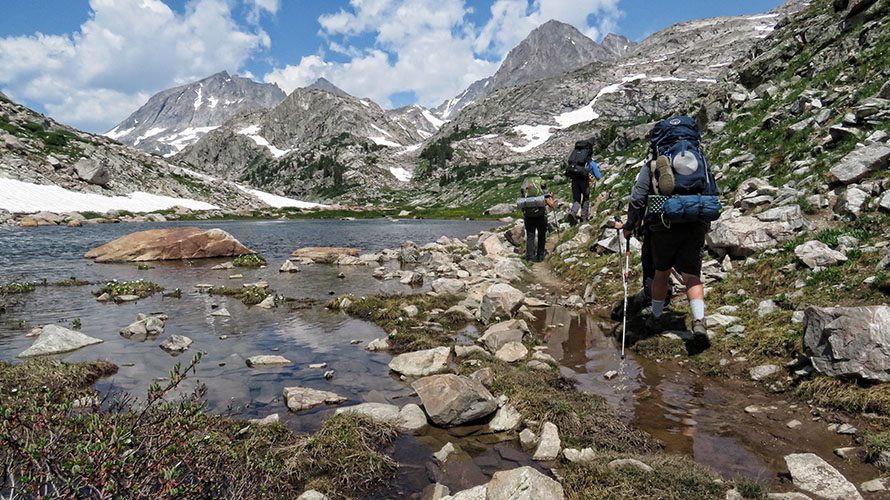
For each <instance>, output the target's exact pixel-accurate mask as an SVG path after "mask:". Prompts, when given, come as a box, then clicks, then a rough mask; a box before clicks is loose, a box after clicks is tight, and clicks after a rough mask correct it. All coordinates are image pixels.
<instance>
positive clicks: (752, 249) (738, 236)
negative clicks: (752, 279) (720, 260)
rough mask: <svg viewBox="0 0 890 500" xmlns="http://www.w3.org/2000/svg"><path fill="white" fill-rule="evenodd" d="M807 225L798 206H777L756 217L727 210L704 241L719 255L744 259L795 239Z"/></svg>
mask: <svg viewBox="0 0 890 500" xmlns="http://www.w3.org/2000/svg"><path fill="white" fill-rule="evenodd" d="M808 227H809V223H808V222H807V220H806V218H804V216H803V211H802V210H801V209H800V206H798V205H790V206H785V207H777V208H773V209H770V210H767V211H765V212H761V213H759V214H757V215H754V216H738V214H737V213H734V211H732V210H727V211H725V212H724V216H722V217H721V218H720V219H719V220H718V221H716V222H714V223H713V224H712V229H711V231H710V232H709V233H708V235H707V238H706V240H705V241H706V243H707V245H708V247H709V248H710V249H712V250H714V251H715V252H717V253H718V254H726V255H731V256H732V257H736V258H744V257H748V256H750V255H752V254H754V253H757V252H759V251H761V250H766V249H768V248H773V247H776V246H778V245H779V244H780V243H783V242H785V241H788V240H791V239H794V238H795V236H797V233H798V232H799V231H801V230H804V229H806V228H808Z"/></svg>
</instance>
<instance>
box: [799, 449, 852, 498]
mask: <svg viewBox="0 0 890 500" xmlns="http://www.w3.org/2000/svg"><path fill="white" fill-rule="evenodd" d="M785 463H786V464H787V465H788V470H789V471H790V472H791V480H792V481H793V482H794V486H795V487H796V488H797V489H800V490H803V491H805V492H807V493H811V494H813V495H816V496H819V497H823V498H844V499H861V498H862V496H861V495H860V494H859V492H858V491H857V490H856V487H855V486H853V484H852V483H850V482H849V481H847V479H846V478H845V477H844V476H843V475H841V473H840V472H838V471H837V469H835V468H834V467H832V466H831V465H829V464H828V462H826V461H825V460H822V459H821V458H819V457H818V456H817V455H815V454H813V453H795V454H792V455H788V456H786V457H785Z"/></svg>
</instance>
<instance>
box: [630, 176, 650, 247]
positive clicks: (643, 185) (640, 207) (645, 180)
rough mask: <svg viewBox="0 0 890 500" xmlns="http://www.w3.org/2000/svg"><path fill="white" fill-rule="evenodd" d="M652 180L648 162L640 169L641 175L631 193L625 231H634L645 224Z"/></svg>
mask: <svg viewBox="0 0 890 500" xmlns="http://www.w3.org/2000/svg"><path fill="white" fill-rule="evenodd" d="M650 180H651V174H650V172H649V162H646V163H645V164H644V165H643V166H642V168H640V173H639V174H637V182H636V183H635V184H634V187H633V190H631V193H630V201H629V202H628V204H627V221H626V222H625V223H624V227H625V230H628V231H632V230H633V229H635V228H636V227H637V226H639V225H640V223H642V222H643V215H645V213H646V198H647V196H649V186H650V183H651V182H650Z"/></svg>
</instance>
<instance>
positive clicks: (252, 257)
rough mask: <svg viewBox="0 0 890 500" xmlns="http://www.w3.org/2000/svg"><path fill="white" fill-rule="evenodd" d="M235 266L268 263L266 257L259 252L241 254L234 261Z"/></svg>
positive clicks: (258, 265) (257, 265)
mask: <svg viewBox="0 0 890 500" xmlns="http://www.w3.org/2000/svg"><path fill="white" fill-rule="evenodd" d="M232 265H233V266H235V267H261V266H265V265H266V259H265V258H263V256H261V255H258V254H254V253H251V254H247V255H239V256H238V257H235V260H233V261H232Z"/></svg>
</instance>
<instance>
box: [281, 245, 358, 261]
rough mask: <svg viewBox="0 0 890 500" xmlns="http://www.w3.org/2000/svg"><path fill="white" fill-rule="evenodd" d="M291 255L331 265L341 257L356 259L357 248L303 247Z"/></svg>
mask: <svg viewBox="0 0 890 500" xmlns="http://www.w3.org/2000/svg"><path fill="white" fill-rule="evenodd" d="M291 255H292V256H293V257H299V258H302V259H309V260H311V261H312V262H315V263H318V264H333V263H335V262H337V259H339V258H340V257H341V256H343V255H348V256H351V257H358V255H359V251H358V249H357V248H341V247H304V248H299V249H297V250H294V252H293V253H292V254H291Z"/></svg>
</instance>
